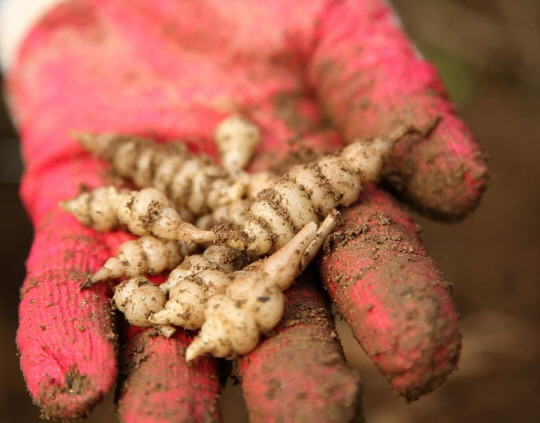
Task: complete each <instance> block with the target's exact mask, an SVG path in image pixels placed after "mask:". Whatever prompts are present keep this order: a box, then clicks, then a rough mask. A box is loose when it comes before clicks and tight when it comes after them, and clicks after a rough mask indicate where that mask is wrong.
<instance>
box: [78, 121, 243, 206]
mask: <svg viewBox="0 0 540 423" xmlns="http://www.w3.org/2000/svg"><path fill="white" fill-rule="evenodd" d="M72 135H73V136H74V137H75V138H76V139H77V140H78V141H79V143H80V144H81V145H82V146H83V147H84V148H85V149H87V150H89V151H91V152H92V153H94V154H96V155H97V156H98V157H101V158H103V159H105V160H106V161H107V162H109V163H110V165H111V169H112V170H113V171H114V172H116V173H117V174H118V175H119V176H121V177H123V178H126V179H128V180H131V181H132V182H133V183H135V185H136V186H137V187H139V188H146V187H153V188H156V189H158V190H160V191H162V192H164V193H166V195H167V197H169V198H170V199H171V201H172V202H173V204H174V205H175V206H176V207H182V208H187V209H188V210H190V211H191V212H192V213H194V214H195V215H199V214H202V213H207V212H208V211H209V210H211V209H214V208H216V207H218V206H220V205H222V204H226V203H228V202H231V201H234V200H237V199H239V198H242V197H243V196H245V194H246V190H247V186H246V184H247V179H249V178H246V177H242V178H233V177H232V176H230V175H229V173H228V172H227V171H226V170H225V169H224V168H222V167H221V166H218V165H217V164H216V163H215V162H213V161H212V159H211V158H210V157H208V156H205V155H194V154H192V153H191V152H189V151H188V149H187V148H186V147H185V146H184V145H183V144H181V143H169V144H157V143H155V142H153V141H151V140H149V139H145V138H141V137H138V136H134V135H120V134H93V133H88V132H76V133H73V134H72Z"/></svg>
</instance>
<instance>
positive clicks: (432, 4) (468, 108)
mask: <svg viewBox="0 0 540 423" xmlns="http://www.w3.org/2000/svg"><path fill="white" fill-rule="evenodd" d="M394 4H395V6H396V8H397V9H398V11H399V12H400V14H401V16H402V19H403V23H404V25H405V27H406V28H407V30H408V31H409V33H410V34H411V36H412V38H413V39H414V40H415V41H416V43H417V45H418V47H419V49H420V51H422V52H423V54H424V55H425V56H426V57H428V58H429V59H430V60H431V61H433V62H434V63H435V64H436V65H437V67H438V68H439V70H440V72H441V75H442V77H443V78H444V80H445V82H446V84H447V87H448V89H449V91H450V94H451V96H452V97H453V99H454V101H455V102H456V104H457V105H458V108H459V110H460V113H461V116H462V117H463V119H464V120H465V121H466V122H467V123H468V124H469V125H470V127H471V128H472V129H473V130H474V132H475V133H476V134H477V136H478V138H479V140H480V143H481V144H482V146H483V148H484V150H485V151H486V152H487V153H488V154H489V157H490V160H489V163H490V169H491V184H490V187H489V189H488V191H487V192H486V194H485V196H484V199H483V202H482V204H481V205H480V207H479V208H478V210H477V211H476V212H475V213H474V215H473V216H471V217H470V218H469V219H468V220H467V221H465V222H462V223H458V224H452V225H447V224H442V223H436V222H435V223H434V222H429V221H426V220H425V219H421V218H419V221H420V222H421V224H422V226H423V228H424V231H423V239H424V242H425V245H426V248H427V250H428V252H429V253H430V254H431V255H432V256H433V257H434V258H435V260H436V261H437V262H438V264H439V266H440V268H441V270H442V272H443V274H444V276H445V277H446V279H448V280H449V281H451V282H453V283H454V299H455V302H456V304H457V307H458V310H459V311H460V313H461V315H462V327H463V334H464V348H463V355H462V359H461V364H460V369H459V371H458V372H457V373H455V374H454V375H452V376H451V377H450V379H449V381H448V382H447V383H446V384H445V385H444V386H443V387H441V388H440V389H439V390H437V391H436V392H435V393H433V394H431V395H429V396H427V397H425V398H423V399H420V400H419V401H417V402H415V403H413V404H406V403H405V402H404V401H403V400H402V399H401V398H398V397H396V396H395V395H394V394H393V393H391V392H390V391H389V388H388V385H387V383H386V381H385V380H384V379H383V378H382V377H381V376H380V375H379V374H378V372H377V370H375V369H374V367H373V366H372V365H371V364H370V363H369V362H367V360H366V359H365V358H364V356H363V353H362V352H361V350H360V349H359V347H357V346H356V345H355V344H354V343H353V342H350V340H348V339H346V340H345V341H344V344H345V349H346V352H347V355H348V357H349V362H350V364H351V366H353V367H355V368H356V369H358V370H359V372H360V373H361V374H362V376H363V379H364V384H365V387H364V388H365V393H366V394H365V408H366V417H367V422H368V423H409V422H410V423H413V422H414V423H416V422H435V421H436V422H441V423H457V422H491V423H505V422H522V423H529V422H530V423H533V422H539V421H540V401H539V400H538V396H539V395H540V361H539V360H540V330H539V329H538V326H539V325H540V307H539V306H540V264H539V259H540V254H539V253H540V196H539V195H538V193H539V192H540V189H539V183H538V181H539V180H540V166H538V161H539V159H540V142H539V141H540V2H539V1H538V0H515V1H507V0H416V1H413V2H411V1H406V0H396V1H394ZM21 169H22V165H21V163H20V158H19V154H18V144H17V135H16V133H15V131H14V129H13V127H12V126H11V125H10V123H9V121H8V120H7V117H6V116H5V111H4V110H3V109H2V110H0V275H1V276H0V280H1V284H2V287H3V291H2V295H0V336H1V338H0V339H2V341H1V343H0V345H1V348H0V422H23V423H26V422H39V421H40V420H39V417H38V415H39V412H38V410H37V408H36V407H35V406H33V405H32V403H31V400H30V398H29V396H28V394H27V392H26V390H25V387H24V383H23V380H22V376H21V373H20V370H19V367H18V360H17V357H16V349H15V341H14V339H15V330H16V324H17V303H18V286H19V284H20V283H21V281H22V280H23V278H24V260H25V258H26V255H27V253H28V249H29V248H30V242H31V226H30V223H29V222H28V219H27V217H26V215H25V213H24V211H23V209H22V207H21V204H20V202H19V200H18V196H17V191H18V180H19V178H20V174H21ZM340 330H341V331H342V333H344V334H346V332H347V328H343V327H341V328H340ZM238 394H239V391H238V388H236V389H233V390H230V391H229V392H228V397H227V398H228V400H227V402H235V401H236V402H238V401H237V398H238ZM111 403H112V398H110V397H109V398H107V399H106V401H105V403H104V404H103V405H100V406H99V407H98V408H97V410H96V411H95V412H94V413H93V414H92V416H91V417H90V419H89V420H88V421H89V422H114V421H115V419H114V411H113V409H112V406H111ZM233 408H235V409H237V408H238V406H237V405H236V404H235V407H233ZM225 415H226V420H228V421H229V422H237V421H243V419H242V418H239V417H234V416H233V415H232V414H230V412H229V411H226V412H225Z"/></svg>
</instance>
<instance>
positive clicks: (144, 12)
mask: <svg viewBox="0 0 540 423" xmlns="http://www.w3.org/2000/svg"><path fill="white" fill-rule="evenodd" d="M7 87H8V91H9V94H10V101H11V105H12V111H13V114H14V116H15V118H16V121H17V124H18V128H19V131H20V134H21V138H22V142H23V152H24V158H25V161H26V173H25V176H24V179H23V184H22V196H23V199H24V202H25V204H26V207H27V209H28V212H29V214H30V216H31V218H32V221H33V222H34V225H35V239H34V244H33V247H32V250H31V253H30V257H29V259H28V263H27V266H28V276H27V279H26V280H25V282H24V285H23V288H22V299H21V304H20V328H19V332H18V336H17V343H18V346H19V350H20V354H21V366H22V369H23V373H24V376H25V379H26V382H27V385H28V388H29V390H30V393H31V395H32V397H33V398H34V400H35V401H36V403H37V404H38V405H39V406H40V407H41V408H42V410H43V412H44V414H45V415H46V416H50V417H56V418H62V419H69V418H74V417H78V416H81V415H84V414H86V413H88V412H89V411H90V410H91V409H92V407H93V406H94V405H95V404H96V403H97V402H98V401H99V400H100V399H101V397H102V396H103V395H104V394H105V393H106V392H107V391H109V390H110V389H111V387H112V386H113V385H114V383H115V381H116V380H117V377H118V376H120V378H119V379H118V385H117V386H118V401H119V404H118V408H119V414H120V417H121V419H122V420H123V421H126V422H135V421H145V422H163V421H171V422H172V421H187V420H189V421H214V420H218V419H219V411H218V405H217V394H218V390H219V384H218V380H217V369H218V363H219V362H218V361H217V360H215V359H212V358H204V357H203V358H199V359H196V360H195V361H194V362H193V363H191V364H190V365H187V364H186V363H185V361H184V358H183V355H184V351H185V348H186V346H187V345H188V344H189V342H190V340H191V336H192V334H191V333H187V332H182V331H181V332H179V333H178V335H177V336H174V337H173V338H171V339H166V338H164V337H160V336H152V335H151V333H150V331H148V330H140V329H137V328H130V329H129V330H127V331H120V332H121V333H120V337H118V336H117V335H116V330H115V327H114V325H113V319H112V315H111V309H110V305H109V296H110V292H109V289H108V288H107V287H105V286H103V285H101V286H93V287H92V288H90V289H88V290H81V289H79V282H80V281H81V280H82V278H84V276H85V275H87V274H88V272H93V271H95V270H97V269H98V268H99V267H100V266H101V265H102V264H103V262H104V261H105V260H106V258H108V257H109V256H110V255H111V253H112V252H114V251H115V249H116V248H117V246H118V245H119V242H120V241H122V240H125V239H126V236H125V235H123V234H122V233H119V232H116V233H110V234H97V233H96V232H94V231H93V230H91V229H87V228H84V227H83V226H82V225H80V224H79V223H78V222H77V221H76V220H75V219H74V218H73V217H72V216H70V215H67V214H66V213H65V212H64V211H62V210H61V209H60V208H59V206H58V203H59V202H60V201H61V200H65V199H68V198H71V197H73V196H75V195H76V194H77V192H78V190H79V187H80V185H81V184H84V185H86V186H89V187H95V186H98V185H101V184H103V183H105V181H106V179H107V174H106V167H105V165H104V164H103V163H102V162H100V161H99V160H97V159H95V158H92V157H91V156H90V155H89V154H88V153H87V152H85V151H83V150H82V149H81V147H80V146H78V145H77V143H76V142H74V141H73V140H72V139H70V138H69V137H68V136H67V134H68V132H69V131H71V130H86V131H94V132H121V133H136V134H140V135H145V136H151V137H153V138H155V139H157V140H159V141H163V142H166V141H169V140H172V139H184V140H188V143H189V145H190V146H191V147H192V148H193V149H195V150H197V151H204V152H207V153H209V154H215V151H216V147H215V146H214V144H213V142H212V133H213V131H214V129H215V127H216V126H217V124H218V123H219V122H220V121H221V120H222V119H223V118H225V117H227V116H229V115H231V114H234V113H242V114H244V115H246V116H248V117H249V118H250V119H251V120H253V121H254V122H255V123H256V124H257V125H258V126H259V127H260V128H261V131H262V135H263V141H264V142H263V144H262V145H260V146H259V147H258V150H257V157H256V159H255V161H254V162H253V163H252V165H251V169H252V170H260V169H263V168H269V167H273V168H278V167H279V166H276V165H277V164H279V163H284V162H286V161H287V159H289V158H290V157H294V155H292V156H291V155H290V154H289V153H291V151H292V152H296V153H297V154H296V156H301V155H302V154H301V153H305V152H306V151H313V150H316V151H331V150H335V149H337V148H339V146H341V145H342V144H343V143H344V142H349V141H352V140H353V139H355V138H357V137H366V136H374V135H379V134H387V133H390V132H391V131H392V130H394V129H396V128H397V127H398V126H400V125H404V124H412V125H415V126H416V127H418V128H429V129H430V130H429V131H428V132H427V133H426V135H425V136H419V135H411V136H408V137H407V138H406V139H405V140H403V141H401V142H400V143H399V144H398V146H397V148H396V150H395V151H394V154H393V156H392V158H391V162H390V163H389V167H388V171H387V174H386V175H385V177H384V182H385V184H386V185H387V186H388V187H390V189H391V190H392V191H393V192H394V193H395V194H397V195H398V196H399V197H400V198H402V199H404V200H406V201H408V202H409V203H410V204H412V205H414V206H415V207H416V208H417V209H419V210H422V211H425V212H426V213H428V214H430V215H432V216H435V217H442V218H446V219H459V218H463V217H465V216H466V215H467V214H468V213H469V212H470V211H471V210H472V209H473V208H474V207H475V206H476V204H477V203H478V200H479V197H480V194H481V193H482V191H483V189H484V187H485V181H486V167H485V164H484V162H483V159H482V155H481V153H480V151H479V149H478V146H477V144H476V142H475V141H474V138H473V136H472V135H471V133H470V131H469V130H468V129H467V127H466V126H465V125H464V124H463V122H462V121H461V120H459V119H458V118H457V117H456V115H455V110H454V108H453V106H452V104H451V103H450V102H449V100H448V98H447V95H446V92H445V91H444V88H443V86H442V84H441V81H440V79H439V77H438V76H437V74H436V71H435V69H434V68H433V67H432V66H431V65H430V64H428V63H426V62H425V61H424V60H423V59H422V58H421V57H420V56H419V55H418V53H417V52H416V51H415V50H414V47H413V46H412V45H411V44H410V42H409V40H408V39H407V37H406V36H405V35H404V33H403V32H402V29H401V28H400V26H399V23H398V21H397V19H396V17H395V15H394V12H393V11H392V10H391V8H390V7H389V6H388V4H387V3H386V2H385V1H383V0H363V1H352V0H351V1H346V0H345V1H322V0H309V1H307V0H298V1H295V2H290V1H285V0H283V1H272V2H264V1H253V0H252V1H234V0H233V1H204V2H203V1H182V2H181V1H173V0H153V1H142V0H137V1H120V0H116V1H112V0H92V1H91V0H72V1H67V2H66V3H64V4H62V5H61V6H59V7H57V8H56V9H54V10H53V11H52V12H50V13H48V15H47V16H46V17H45V18H44V19H43V20H42V21H40V22H39V23H38V24H37V25H36V26H35V27H34V28H33V30H32V31H31V32H30V34H29V35H28V36H27V38H26V40H25V42H24V43H23V45H22V48H21V49H20V51H19V55H18V59H17V61H16V62H15V64H14V65H13V67H12V69H11V72H10V74H9V75H8V85H7ZM360 200H361V202H360V203H359V204H358V205H357V206H354V207H351V208H349V209H347V210H346V211H344V212H343V214H342V216H343V221H342V224H341V226H340V228H338V229H337V231H336V232H335V233H334V234H333V235H332V236H331V238H330V240H329V242H328V244H327V246H326V249H325V253H324V256H323V259H322V267H321V269H322V279H323V282H324V284H325V287H326V289H327V291H328V292H329V293H330V296H331V297H332V299H333V300H334V301H335V303H336V304H337V306H338V307H339V310H340V312H341V313H342V314H343V315H344V316H345V318H346V319H347V321H348V322H349V324H350V325H351V327H352V329H353V333H354V335H355V337H356V338H357V339H358V341H359V342H360V343H361V344H362V347H363V348H364V349H365V351H366V352H367V354H368V355H369V357H370V358H371V359H372V360H373V361H374V362H375V363H376V365H377V366H378V367H379V369H380V370H381V372H382V373H383V375H384V376H386V377H387V378H388V380H389V382H390V383H391V385H392V388H393V389H395V390H396V391H397V392H399V393H400V394H402V395H404V396H405V397H406V398H408V399H415V398H417V397H418V396H420V395H422V394H423V393H426V392H429V391H430V390H432V389H434V388H435V387H437V386H438V385H439V384H441V383H442V382H443V381H444V380H445V378H446V377H447V375H448V374H449V373H450V372H451V371H452V370H453V369H454V368H455V366H456V363H457V361H458V358H459V350H460V340H461V339H460V333H459V325H458V317H457V315H456V313H455V310H454V308H453V305H452V303H451V300H450V297H449V290H448V285H447V284H446V283H445V282H444V281H443V280H442V279H441V277H440V275H439V273H438V272H437V270H436V268H435V266H434V264H433V263H432V261H431V260H430V259H429V258H428V257H426V255H425V252H424V250H423V248H422V247H421V245H420V243H419V241H418V239H417V235H416V232H415V225H414V223H413V222H412V221H411V220H410V219H409V218H408V217H407V215H406V214H405V213H404V212H403V211H402V210H401V209H400V208H399V206H398V205H397V203H396V202H395V201H394V200H392V199H391V198H390V196H389V195H388V194H386V193H384V192H383V191H381V190H379V189H378V188H376V187H375V186H369V187H368V188H367V189H366V191H365V192H364V194H363V195H362V196H361V198H360ZM351 235H354V236H351ZM310 276H311V277H310ZM302 279H305V281H304V282H299V283H297V285H296V286H295V287H293V288H292V289H291V290H290V291H289V292H288V308H287V311H286V315H285V316H284V318H283V319H282V321H281V323H280V325H279V326H278V327H277V328H276V330H275V331H274V335H273V336H270V337H267V338H266V339H265V340H264V342H262V344H261V345H259V347H258V348H256V349H255V350H254V351H253V352H252V353H251V354H249V355H248V356H245V357H242V358H241V359H240V360H239V369H240V373H241V376H242V382H243V389H244V393H245V398H246V403H247V407H248V411H249V414H250V418H251V419H252V420H253V421H261V422H270V421H282V422H296V421H312V422H322V421H340V422H341V421H349V420H353V419H355V418H358V416H359V415H360V411H359V410H358V404H359V400H358V397H359V392H360V390H359V385H358V379H357V377H356V376H355V375H354V374H353V373H352V372H351V371H349V370H348V368H347V367H346V365H345V362H344V358H343V354H342V351H341V348H340V346H339V343H338V340H337V339H336V337H335V334H334V331H333V328H332V324H331V319H330V317H329V313H328V311H327V306H328V304H326V302H325V300H324V298H323V296H321V294H320V293H319V290H318V288H317V286H316V283H314V281H313V279H316V278H315V276H313V275H312V274H309V275H306V276H305V277H304V278H302ZM123 327H124V325H123V324H120V325H119V328H123ZM118 339H119V340H120V342H118ZM117 362H118V363H117ZM117 369H119V370H120V371H118V370H117Z"/></svg>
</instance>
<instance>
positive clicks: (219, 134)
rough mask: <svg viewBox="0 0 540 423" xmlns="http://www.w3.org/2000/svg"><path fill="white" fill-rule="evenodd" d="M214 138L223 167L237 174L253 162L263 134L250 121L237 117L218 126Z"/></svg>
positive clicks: (225, 120)
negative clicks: (252, 159)
mask: <svg viewBox="0 0 540 423" xmlns="http://www.w3.org/2000/svg"><path fill="white" fill-rule="evenodd" d="M214 138H215V140H216V143H217V145H218V148H219V155H220V157H221V163H222V166H223V167H224V168H225V169H226V170H227V171H229V172H230V173H236V172H238V171H240V170H241V169H243V168H244V167H245V166H246V165H247V164H248V163H249V161H250V160H251V157H252V156H253V152H254V151H255V147H256V146H257V144H258V143H259V141H260V139H261V134H260V132H259V128H257V126H255V125H254V124H253V123H252V122H250V121H249V120H248V119H246V118H245V117H242V116H238V115H235V116H231V117H229V118H227V119H224V120H223V121H222V122H221V123H220V124H219V125H218V127H217V128H216V131H215V132H214Z"/></svg>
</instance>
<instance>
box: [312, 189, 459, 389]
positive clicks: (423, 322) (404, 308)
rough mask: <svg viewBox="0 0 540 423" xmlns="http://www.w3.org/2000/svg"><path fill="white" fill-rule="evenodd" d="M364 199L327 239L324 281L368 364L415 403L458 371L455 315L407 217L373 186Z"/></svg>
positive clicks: (346, 213)
mask: <svg viewBox="0 0 540 423" xmlns="http://www.w3.org/2000/svg"><path fill="white" fill-rule="evenodd" d="M361 199H362V202H360V203H359V204H358V205H356V206H354V207H351V208H349V209H347V210H344V211H343V213H342V222H341V223H340V226H339V227H338V229H337V230H336V232H334V233H333V234H332V235H331V236H330V238H329V240H328V241H327V244H326V247H325V251H324V254H323V258H322V264H321V273H322V278H323V281H324V284H325V286H326V289H327V290H328V292H329V293H330V296H331V297H332V298H333V300H334V301H335V303H336V305H337V306H338V308H339V310H340V311H341V313H342V314H343V315H344V317H345V319H346V320H347V322H348V323H349V325H350V326H351V328H352V331H353V334H354V336H355V338H356V339H357V340H358V341H359V343H360V344H361V346H362V347H363V349H364V350H365V351H366V353H367V354H368V356H369V357H370V359H371V360H372V361H373V362H374V363H375V364H376V365H377V367H378V368H379V370H380V371H381V372H382V374H383V375H384V376H385V377H386V378H387V379H388V380H389V381H390V383H391V384H392V387H393V389H394V390H396V391H397V392H398V393H399V394H401V395H403V396H405V397H406V398H407V399H408V400H414V399H416V398H418V397H419V396H420V395H422V394H424V393H427V392H429V391H431V390H433V389H435V388H436V387H437V386H439V385H440V384H441V383H442V382H443V381H444V380H445V379H446V377H447V376H448V375H449V374H450V373H451V372H452V371H453V370H455V369H456V366H457V362H458V359H459V354H460V348H461V334H460V329H459V319H458V315H457V314H456V311H455V310H454V306H453V304H452V301H451V298H450V286H449V284H448V283H447V282H445V281H444V280H443V279H442V278H441V275H440V273H439V271H438V270H437V268H436V266H435V264H434V263H433V261H432V260H431V259H430V258H429V257H427V256H426V252H425V250H424V248H423V247H422V246H421V244H420V241H419V240H418V235H417V228H416V226H415V224H414V223H413V222H412V221H411V219H410V218H409V217H408V216H407V215H406V213H405V212H404V211H403V210H401V209H399V208H398V206H397V204H396V203H395V202H394V201H393V200H392V199H391V198H390V196H389V195H388V194H386V193H384V192H383V191H380V190H377V189H375V188H374V187H373V186H371V187H369V188H368V189H367V190H366V191H365V192H364V193H363V195H362V197H361Z"/></svg>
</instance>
